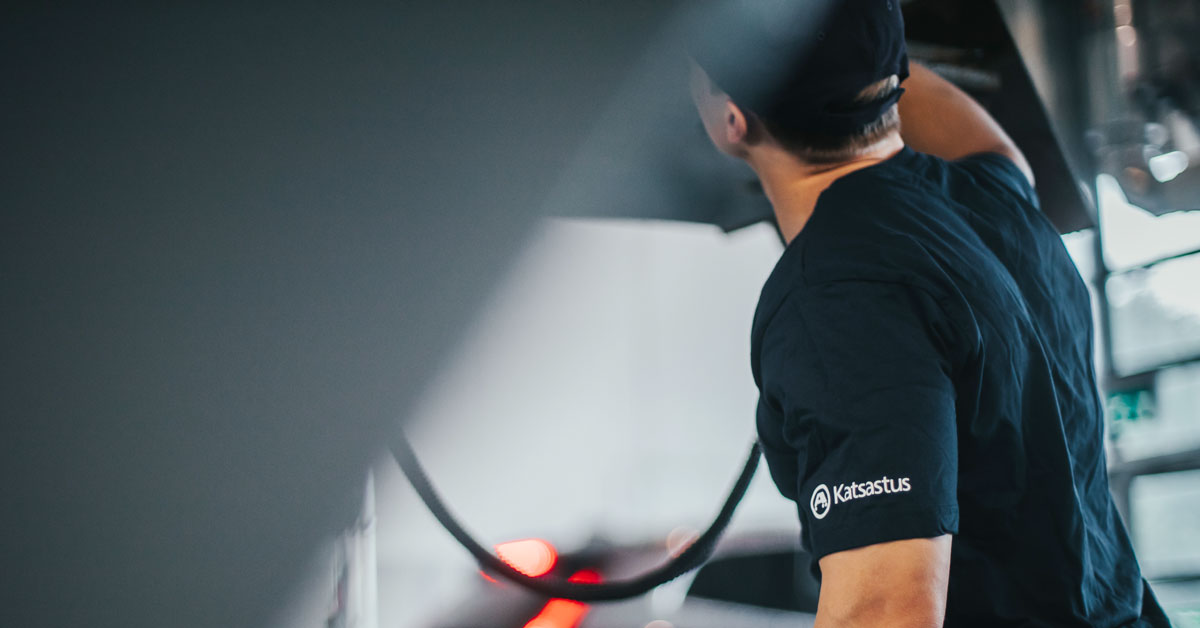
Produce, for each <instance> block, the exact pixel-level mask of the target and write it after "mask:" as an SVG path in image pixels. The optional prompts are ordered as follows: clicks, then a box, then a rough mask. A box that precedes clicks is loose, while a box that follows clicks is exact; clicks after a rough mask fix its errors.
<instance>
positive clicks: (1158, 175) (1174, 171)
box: [1150, 150, 1189, 183]
mask: <svg viewBox="0 0 1200 628" xmlns="http://www.w3.org/2000/svg"><path fill="white" fill-rule="evenodd" d="M1188 163H1189V162H1188V156H1187V153H1185V152H1183V151H1181V150H1175V151H1171V152H1169V153H1164V154H1162V155H1156V156H1154V157H1151V158H1150V174H1152V175H1154V178H1155V179H1157V180H1158V182H1159V183H1166V182H1167V181H1170V180H1171V179H1174V178H1175V177H1177V176H1179V173H1181V172H1183V171H1184V170H1187V167H1188Z"/></svg>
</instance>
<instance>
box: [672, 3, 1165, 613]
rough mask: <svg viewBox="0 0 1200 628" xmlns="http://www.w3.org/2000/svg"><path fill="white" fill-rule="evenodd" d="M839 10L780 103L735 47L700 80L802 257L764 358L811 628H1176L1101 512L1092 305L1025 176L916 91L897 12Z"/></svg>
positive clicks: (768, 433) (1123, 537)
mask: <svg viewBox="0 0 1200 628" xmlns="http://www.w3.org/2000/svg"><path fill="white" fill-rule="evenodd" d="M833 6H834V8H833V9H831V10H830V13H829V14H828V15H827V17H826V19H825V20H824V21H823V22H822V23H823V24H824V27H823V28H821V29H819V30H817V31H816V32H815V33H814V34H813V36H812V37H810V38H808V41H809V42H810V45H809V46H808V47H807V48H806V49H805V50H804V54H803V57H802V59H803V60H802V61H801V62H799V63H790V62H787V63H785V61H787V60H785V59H779V60H778V61H779V62H778V63H776V64H774V65H775V67H774V68H773V69H775V70H776V75H777V76H776V77H775V79H773V80H774V83H772V84H771V85H770V86H768V87H767V88H764V87H763V86H762V85H757V86H753V85H749V84H747V81H744V80H742V79H743V78H744V77H743V76H742V75H741V74H740V72H739V70H743V69H744V70H746V71H747V72H748V71H749V67H750V66H749V65H747V67H746V68H739V67H738V58H737V57H734V58H732V60H731V59H730V57H729V56H728V55H726V56H724V57H723V56H722V55H725V54H726V52H727V51H722V50H721V49H720V46H721V45H725V47H728V46H727V45H726V44H727V41H726V40H723V41H721V42H718V45H708V46H701V47H700V49H697V50H694V51H693V56H694V59H695V60H696V62H697V64H694V65H693V68H692V92H693V98H694V100H695V104H696V107H697V110H698V112H699V114H700V117H701V119H702V120H703V123H704V126H705V129H706V130H707V132H708V134H709V136H710V138H711V139H712V141H713V143H714V144H716V146H717V147H718V148H719V149H720V150H721V151H723V152H725V153H727V154H729V155H733V156H736V157H738V158H741V159H743V160H745V161H746V163H748V164H749V165H750V167H751V168H752V169H753V170H754V171H755V173H756V174H757V175H758V178H759V180H760V181H761V183H762V187H763V190H764V191H765V192H766V195H767V198H768V199H769V200H770V202H771V204H772V206H773V208H774V211H775V217H776V219H777V221H778V225H779V228H780V231H781V233H782V235H783V237H784V239H785V240H786V241H787V247H786V249H785V251H784V253H783V254H782V256H781V257H780V259H779V261H778V263H777V265H776V267H775V269H774V271H773V272H772V274H771V276H770V277H769V278H768V280H767V281H766V284H765V285H764V286H763V289H762V295H761V297H760V300H759V304H758V310H757V312H756V314H755V321H754V328H753V332H752V354H751V355H752V366H753V370H754V376H755V381H756V382H757V384H758V386H759V390H760V401H759V407H758V431H759V439H760V441H761V443H762V446H763V449H764V452H765V455H766V458H767V463H768V465H769V468H770V472H771V476H772V478H773V479H774V481H775V483H776V485H777V486H778V487H779V490H780V492H782V493H783V494H784V495H785V496H786V497H788V498H789V499H792V500H794V501H796V503H797V507H798V511H799V514H800V517H801V523H802V534H803V544H804V546H805V547H806V549H808V550H809V551H810V552H811V554H812V556H813V559H814V565H813V566H812V567H813V572H814V574H815V575H816V576H817V577H818V578H821V581H822V587H821V594H820V602H819V605H818V610H817V619H816V625H817V626H818V628H832V627H840V626H887V627H891V628H902V627H908V626H913V627H927V626H942V625H945V626H951V627H971V628H981V627H987V626H1105V627H1107V626H1167V625H1169V624H1168V622H1167V620H1166V618H1165V616H1164V615H1163V612H1162V609H1161V608H1160V607H1159V605H1158V602H1157V601H1156V600H1155V598H1154V595H1153V593H1152V592H1151V591H1150V589H1149V587H1148V586H1147V584H1146V582H1145V580H1144V579H1143V578H1142V576H1141V572H1140V570H1139V567H1138V564H1137V561H1136V558H1135V557H1134V554H1133V550H1132V547H1131V545H1130V542H1129V538H1128V535H1127V533H1126V531H1125V529H1124V527H1123V525H1122V522H1121V520H1120V519H1119V518H1118V514H1117V511H1116V508H1115V507H1114V504H1113V501H1112V499H1111V496H1110V493H1109V490H1108V481H1107V475H1106V470H1105V459H1104V448H1103V442H1102V433H1103V418H1102V411H1101V406H1100V401H1099V398H1098V394H1097V390H1096V379H1095V371H1094V366H1093V362H1092V320H1091V309H1090V306H1089V299H1088V294H1087V291H1086V288H1085V285H1084V283H1083V281H1082V279H1081V278H1080V276H1079V273H1078V271H1077V270H1076V268H1075V266H1074V265H1073V263H1072V261H1071V259H1070V258H1069V257H1068V255H1067V252H1066V250H1065V249H1064V247H1063V244H1062V241H1061V239H1060V238H1059V236H1058V233H1057V232H1056V231H1055V229H1054V228H1053V227H1052V226H1051V225H1050V223H1049V222H1048V221H1047V220H1046V218H1045V217H1044V216H1043V215H1042V214H1041V212H1040V210H1039V208H1038V200H1037V196H1036V194H1035V193H1034V189H1033V174H1032V172H1031V170H1030V168H1029V165H1028V163H1027V162H1026V161H1025V158H1024V157H1023V156H1022V154H1021V151H1020V150H1018V149H1017V147H1016V146H1015V145H1014V144H1013V142H1012V141H1011V140H1010V139H1009V137H1008V136H1007V135H1006V134H1005V132H1004V131H1003V130H1002V129H1001V128H1000V127H999V126H998V125H997V124H996V122H995V121H994V120H993V119H992V118H991V117H990V116H989V115H988V114H987V113H986V112H985V111H984V110H983V109H982V108H981V107H980V106H979V105H978V104H977V103H975V102H974V101H972V100H971V99H970V98H969V97H968V96H966V95H965V94H964V93H962V92H961V91H959V90H958V89H957V88H955V87H953V86H952V85H950V84H949V83H947V82H946V81H944V80H942V79H940V78H939V77H938V76H937V75H935V74H933V73H932V72H930V71H929V70H927V69H925V68H923V67H921V66H919V65H916V64H912V65H911V76H910V75H909V72H910V64H909V63H908V61H907V56H906V53H905V44H904V37H903V32H904V31H903V22H902V18H901V15H900V10H899V3H898V2H894V1H893V2H887V1H885V0H847V1H846V2H841V3H837V4H835V5H833ZM803 13H804V12H801V17H802V18H804V17H807V18H808V19H812V16H811V15H809V16H805V15H803ZM787 26H788V25H787V24H786V23H785V24H782V25H781V24H780V23H778V22H774V23H770V24H767V25H765V26H763V27H762V29H761V31H762V32H761V33H758V34H753V36H751V37H743V38H742V39H744V40H745V41H747V42H751V44H750V45H754V46H770V45H772V41H774V40H775V39H778V36H777V34H778V33H779V32H780V31H781V30H782V31H785V32H786V31H787V30H788V28H787ZM795 30H797V31H798V30H802V29H800V28H797V29H795ZM793 32H794V31H793ZM794 37H795V36H794V35H793V38H794ZM731 39H736V38H731ZM709 43H710V44H712V42H709ZM753 67H754V68H755V69H761V67H762V66H761V65H759V64H755V65H754V66H753ZM779 68H783V70H782V71H779ZM900 85H903V87H900ZM902 93H903V95H904V96H903V99H902V100H901V99H900V95H901V94H902ZM731 94H732V95H731ZM901 123H903V124H901Z"/></svg>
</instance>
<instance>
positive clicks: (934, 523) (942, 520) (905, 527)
mask: <svg viewBox="0 0 1200 628" xmlns="http://www.w3.org/2000/svg"><path fill="white" fill-rule="evenodd" d="M957 533H958V506H940V507H935V508H929V509H923V510H916V511H909V512H904V513H895V514H889V515H888V517H887V520H886V522H885V523H884V524H882V525H880V524H877V523H871V524H860V525H842V526H838V527H837V528H835V529H831V530H824V531H821V532H818V533H813V534H811V539H812V545H813V546H812V556H813V558H814V559H820V558H822V557H824V556H826V555H828V554H832V553H835V552H841V551H845V550H849V549H854V548H858V547H864V546H867V545H874V544H876V543H886V542H888V541H900V540H903V539H918V538H933V537H937V536H941V535H943V534H957Z"/></svg>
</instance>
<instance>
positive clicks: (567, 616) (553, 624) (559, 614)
mask: <svg viewBox="0 0 1200 628" xmlns="http://www.w3.org/2000/svg"><path fill="white" fill-rule="evenodd" d="M567 581H568V582H586V583H592V584H594V583H597V582H600V572H598V571H595V570H592V569H584V570H582V571H577V572H575V573H573V574H571V577H570V578H567ZM587 612H588V605H587V604H584V603H583V602H576V601H575V600H561V599H558V598H555V599H553V600H550V601H549V602H546V606H544V607H542V612H540V613H538V614H537V616H536V617H534V618H533V619H531V620H529V622H528V623H526V624H525V626H524V628H576V626H578V625H579V622H581V621H583V616H584V615H587Z"/></svg>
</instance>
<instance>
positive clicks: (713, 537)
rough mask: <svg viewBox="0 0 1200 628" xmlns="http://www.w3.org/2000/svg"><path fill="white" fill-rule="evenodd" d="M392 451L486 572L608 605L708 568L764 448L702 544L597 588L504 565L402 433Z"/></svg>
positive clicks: (756, 451)
mask: <svg viewBox="0 0 1200 628" xmlns="http://www.w3.org/2000/svg"><path fill="white" fill-rule="evenodd" d="M391 450H392V455H393V456H395V458H396V462H398V463H399V464H400V469H401V470H402V471H404V475H405V476H407V477H408V481H409V482H410V483H411V484H412V486H413V488H414V489H416V491H417V494H418V495H419V496H420V497H421V501H423V502H425V505H426V506H428V507H429V510H430V512H432V513H433V516H434V517H436V518H437V520H438V522H440V523H441V524H442V527H444V528H446V530H447V531H449V532H450V534H451V535H453V536H454V538H455V540H457V541H458V542H459V543H460V544H461V545H462V546H463V547H465V548H467V551H469V552H471V555H473V556H474V557H475V560H477V561H479V564H480V565H481V566H482V567H484V568H486V569H488V570H490V571H493V572H495V573H497V574H500V575H502V576H504V577H505V578H507V579H508V580H511V581H512V582H514V583H516V584H518V585H520V586H522V587H525V588H526V589H529V590H530V591H533V592H535V593H539V594H541V595H544V596H546V597H556V598H564V599H569V600H577V601H580V602H605V601H612V600H624V599H627V598H631V597H637V596H639V595H642V594H643V593H646V592H647V591H649V590H651V589H653V588H654V587H657V586H659V585H661V584H663V583H666V582H669V581H671V580H674V579H675V578H678V577H679V576H681V575H683V574H685V573H687V572H689V571H691V570H692V569H695V568H697V567H699V566H700V565H703V564H704V561H706V560H708V558H709V557H710V556H712V553H713V550H714V549H716V546H717V540H718V539H720V538H721V534H722V533H723V532H725V528H726V527H727V526H728V525H729V520H730V519H732V518H733V511H734V510H735V509H736V508H737V505H738V503H739V502H741V501H742V497H744V496H745V495H746V489H747V488H748V487H749V486H750V479H751V478H753V477H754V472H755V470H757V469H758V459H759V457H760V456H761V448H760V446H759V444H758V442H757V441H756V442H755V443H754V445H752V446H751V447H750V455H749V456H748V457H747V458H746V464H745V466H744V467H742V473H741V475H740V476H738V479H737V482H736V483H735V484H734V485H733V489H732V490H730V492H729V497H727V498H725V504H724V505H722V506H721V512H719V513H718V514H717V517H716V519H714V520H713V522H712V525H710V526H708V529H707V530H705V531H704V534H701V535H700V538H698V539H696V541H695V542H694V543H692V544H691V545H690V546H688V548H687V549H685V550H684V551H683V552H681V553H680V554H679V555H678V556H676V557H675V558H673V559H671V560H669V561H667V562H665V563H663V564H662V565H659V566H658V567H655V568H654V569H651V570H650V571H648V572H646V573H644V574H642V575H640V576H637V577H635V578H630V579H627V580H619V581H613V582H602V583H595V584H593V583H583V582H567V581H565V580H562V579H559V578H551V577H548V576H538V577H536V578H535V577H530V576H527V575H525V574H523V573H521V572H520V571H517V570H516V569H515V568H513V567H512V566H511V565H509V564H508V563H506V562H504V561H503V560H500V559H499V558H498V557H496V556H495V555H494V554H492V553H491V552H490V551H488V550H487V549H486V548H484V547H483V546H482V545H480V544H479V543H478V542H476V541H475V539H474V538H472V537H471V535H470V534H468V533H467V531H466V530H464V529H463V527H462V525H461V524H459V523H458V521H457V520H456V519H455V518H454V515H452V514H450V511H449V510H448V509H447V508H446V505H445V504H444V503H442V500H441V498H440V497H439V496H438V494H437V491H435V490H434V488H433V485H432V484H431V483H430V481H429V477H428V476H427V475H426V474H425V470H424V469H422V468H421V463H420V462H418V461H417V454H416V452H414V451H413V448H412V445H411V444H410V443H409V442H408V438H407V437H405V436H404V433H403V432H401V431H399V430H397V432H396V437H395V438H394V439H393V440H392V442H391Z"/></svg>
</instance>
